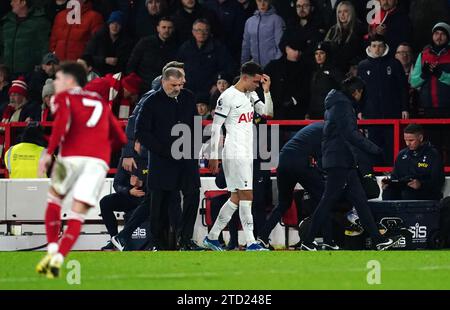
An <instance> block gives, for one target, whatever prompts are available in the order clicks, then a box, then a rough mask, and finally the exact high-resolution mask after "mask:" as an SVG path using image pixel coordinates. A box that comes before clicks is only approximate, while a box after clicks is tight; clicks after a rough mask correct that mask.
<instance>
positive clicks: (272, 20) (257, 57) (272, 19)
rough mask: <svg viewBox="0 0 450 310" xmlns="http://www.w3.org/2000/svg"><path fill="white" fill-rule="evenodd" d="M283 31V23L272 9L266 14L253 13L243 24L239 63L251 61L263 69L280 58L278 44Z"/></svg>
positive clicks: (280, 53)
mask: <svg viewBox="0 0 450 310" xmlns="http://www.w3.org/2000/svg"><path fill="white" fill-rule="evenodd" d="M284 29H285V23H284V21H283V19H282V18H281V17H280V16H278V15H277V14H276V12H275V9H274V8H273V7H271V8H270V9H269V10H268V11H267V12H260V11H255V14H254V15H253V16H252V17H250V18H249V19H247V21H246V22H245V28H244V38H243V41H242V55H241V63H244V62H246V61H249V60H253V61H254V62H256V63H258V64H260V65H261V66H263V67H264V66H266V65H267V64H268V63H269V62H270V61H271V60H274V59H278V58H280V57H281V56H282V52H281V50H280V48H279V44H280V41H281V38H282V36H283V32H284Z"/></svg>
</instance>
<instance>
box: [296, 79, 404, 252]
mask: <svg viewBox="0 0 450 310" xmlns="http://www.w3.org/2000/svg"><path fill="white" fill-rule="evenodd" d="M342 89H343V90H342V91H338V90H332V91H331V92H330V93H329V94H328V96H327V98H326V99H325V109H326V111H325V125H324V128H323V138H322V167H323V169H324V170H325V171H326V173H327V180H326V182H325V191H324V193H323V196H322V199H321V200H320V203H319V205H318V206H317V209H316V211H315V212H314V214H313V216H312V223H311V227H310V230H309V233H308V235H307V237H306V238H305V240H304V241H303V243H302V245H301V249H303V250H307V251H317V244H316V243H315V242H314V238H315V237H316V235H317V233H318V232H319V230H322V232H323V238H324V244H323V246H322V248H326V249H330V250H337V249H339V247H338V246H337V245H336V243H335V242H334V240H333V236H332V229H331V225H329V224H328V223H327V218H328V217H329V214H330V212H331V209H332V207H333V206H334V205H335V204H336V203H337V202H338V201H339V199H340V198H341V196H342V195H343V194H345V198H346V199H347V200H348V201H350V202H351V203H352V205H353V206H354V207H355V209H356V210H357V212H358V215H359V218H360V221H361V224H362V226H363V227H364V229H365V230H366V231H367V232H368V233H369V235H370V237H371V238H372V240H373V244H374V245H375V248H376V249H377V250H385V249H388V248H390V247H392V246H393V245H395V244H396V243H398V241H399V240H400V236H395V237H392V238H389V239H388V238H385V237H383V236H382V235H381V234H380V233H379V231H378V228H377V226H376V224H375V220H374V219H373V216H372V214H371V213H370V209H369V206H368V205H367V196H366V194H365V192H364V189H363V187H362V184H361V180H360V178H359V176H358V171H357V168H356V167H357V164H358V162H357V157H356V154H355V152H354V150H353V148H354V147H357V148H360V149H362V150H364V151H366V152H367V153H369V154H374V155H378V154H381V152H382V150H381V149H380V148H379V147H378V146H377V145H375V144H373V143H372V142H371V141H370V140H368V139H366V138H365V137H364V136H363V135H362V134H361V133H360V132H359V131H358V127H357V123H356V113H355V110H354V108H353V103H354V102H355V101H356V102H359V101H360V100H361V97H362V94H363V91H364V81H362V80H361V79H360V78H358V77H351V78H349V79H347V80H345V81H343V83H342ZM328 222H329V221H328ZM324 224H327V225H326V226H324Z"/></svg>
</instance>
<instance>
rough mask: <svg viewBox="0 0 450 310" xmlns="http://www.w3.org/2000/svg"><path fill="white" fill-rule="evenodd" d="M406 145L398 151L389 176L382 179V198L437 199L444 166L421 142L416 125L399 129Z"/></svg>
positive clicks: (435, 152)
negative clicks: (402, 129)
mask: <svg viewBox="0 0 450 310" xmlns="http://www.w3.org/2000/svg"><path fill="white" fill-rule="evenodd" d="M403 135H404V139H405V143H406V148H404V149H403V150H401V151H400V153H399V154H398V156H397V159H396V161H395V166H394V171H393V172H392V174H391V177H390V178H385V179H383V180H382V189H383V200H439V199H441V198H442V186H443V185H444V181H445V176H444V166H443V163H442V160H441V157H440V155H439V153H438V152H437V150H436V149H435V148H434V147H433V146H432V145H431V144H430V142H425V141H424V130H423V128H422V126H420V125H417V124H410V125H408V126H407V127H406V128H405V130H404V131H403Z"/></svg>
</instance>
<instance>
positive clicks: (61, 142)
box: [47, 87, 127, 164]
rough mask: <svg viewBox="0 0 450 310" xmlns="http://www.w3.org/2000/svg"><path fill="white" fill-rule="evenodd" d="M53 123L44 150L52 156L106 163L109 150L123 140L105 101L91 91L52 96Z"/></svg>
mask: <svg viewBox="0 0 450 310" xmlns="http://www.w3.org/2000/svg"><path fill="white" fill-rule="evenodd" d="M52 110H53V113H54V115H55V120H54V123H53V130H52V134H51V137H50V141H49V145H48V148H47V152H48V154H50V155H52V154H53V153H54V152H55V150H56V148H57V147H58V146H60V152H59V153H60V155H61V156H63V157H65V156H87V157H94V158H98V159H102V160H104V161H105V162H106V163H107V164H109V160H110V157H111V152H112V149H116V148H120V147H121V146H122V145H124V144H125V143H126V141H127V138H126V136H125V133H124V131H123V130H122V128H121V126H120V124H119V122H118V121H117V120H116V118H115V117H114V115H113V114H112V113H111V109H110V108H109V106H108V104H107V103H106V101H105V100H103V99H102V98H101V97H100V95H98V94H97V93H95V92H90V91H86V90H83V89H82V88H79V87H77V88H73V89H70V90H68V91H65V92H62V93H60V94H58V95H56V96H55V97H54V101H53V109H52Z"/></svg>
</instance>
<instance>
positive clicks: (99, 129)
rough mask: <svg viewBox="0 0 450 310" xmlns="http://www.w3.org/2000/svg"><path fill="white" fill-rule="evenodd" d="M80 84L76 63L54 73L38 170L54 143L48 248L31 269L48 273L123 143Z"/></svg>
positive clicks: (100, 104) (55, 268)
mask: <svg viewBox="0 0 450 310" xmlns="http://www.w3.org/2000/svg"><path fill="white" fill-rule="evenodd" d="M85 84H86V73H85V71H84V69H83V67H81V66H80V65H79V64H76V63H73V62H68V63H65V64H62V65H61V68H60V69H59V71H58V72H57V73H56V79H55V82H54V85H55V97H54V98H52V100H53V102H52V112H53V114H54V116H55V119H54V124H53V130H52V134H51V137H50V141H49V145H48V148H47V153H46V154H45V155H44V156H43V158H42V159H41V161H40V163H39V171H40V173H41V175H45V172H46V170H47V169H48V167H49V166H50V163H51V161H52V155H53V154H54V152H55V150H56V148H57V147H59V155H58V159H57V160H56V162H55V164H54V167H53V171H52V177H51V186H50V189H49V192H48V200H47V202H48V204H47V210H46V213H45V228H46V232H47V241H48V253H47V255H46V256H45V257H44V258H43V259H42V260H41V261H40V262H39V264H38V265H37V266H36V271H37V272H38V273H40V274H44V275H46V276H47V277H48V278H55V277H58V276H59V273H60V269H61V266H62V264H63V261H64V257H65V256H67V254H68V253H69V251H70V250H71V248H72V247H73V245H74V244H75V242H76V240H77V238H78V236H79V234H80V230H81V226H82V224H83V222H84V218H85V216H86V214H87V212H88V210H89V208H91V207H94V206H95V205H96V204H97V201H98V198H99V195H100V191H101V189H102V187H103V184H104V181H105V177H106V174H107V171H108V165H109V160H110V156H111V151H112V149H113V148H119V147H121V146H122V145H123V144H125V143H126V136H125V134H124V131H123V130H122V129H121V127H120V124H119V122H118V121H117V120H116V119H115V117H114V116H113V114H112V113H111V110H110V108H109V106H108V104H107V102H106V101H105V100H103V99H102V98H101V97H100V95H98V94H97V93H96V92H91V91H87V90H83V89H82V87H83V86H84V85H85ZM69 191H73V204H72V209H71V211H70V212H69V215H68V220H67V229H66V231H65V232H64V234H63V235H62V238H61V240H59V243H58V237H59V231H60V229H61V201H62V199H64V197H65V196H66V195H67V193H68V192H69Z"/></svg>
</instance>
